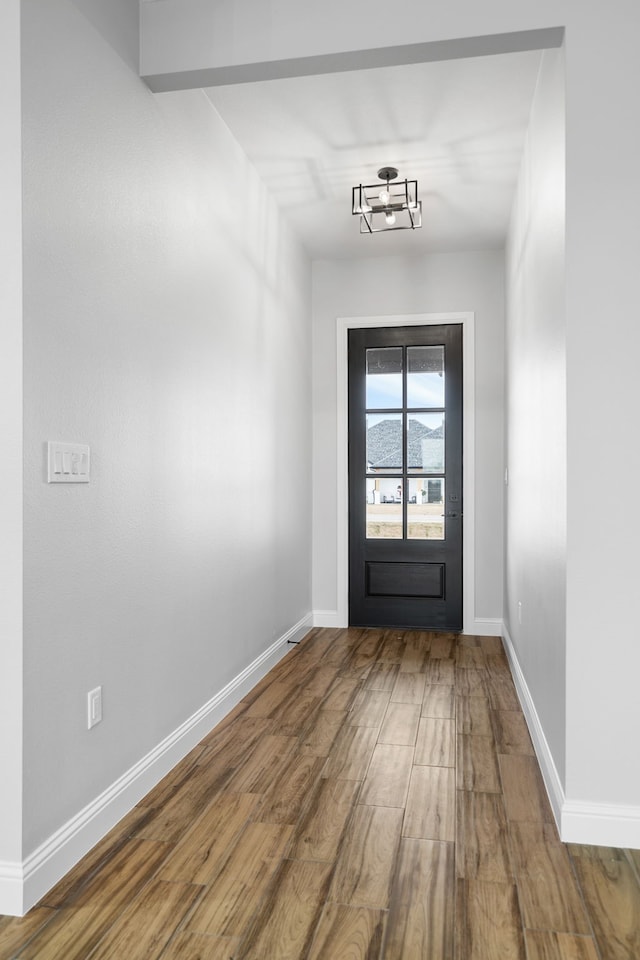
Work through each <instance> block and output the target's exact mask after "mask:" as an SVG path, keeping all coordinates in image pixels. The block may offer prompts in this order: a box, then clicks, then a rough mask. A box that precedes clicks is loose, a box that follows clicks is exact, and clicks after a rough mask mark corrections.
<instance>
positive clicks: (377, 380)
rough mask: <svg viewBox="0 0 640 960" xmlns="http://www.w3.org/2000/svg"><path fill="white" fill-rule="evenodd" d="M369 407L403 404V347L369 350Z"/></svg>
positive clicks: (387, 406)
mask: <svg viewBox="0 0 640 960" xmlns="http://www.w3.org/2000/svg"><path fill="white" fill-rule="evenodd" d="M366 405H367V409H369V410H379V409H383V410H388V409H390V408H393V407H396V408H397V407H401V406H402V347H379V348H376V349H375V350H367V404H366Z"/></svg>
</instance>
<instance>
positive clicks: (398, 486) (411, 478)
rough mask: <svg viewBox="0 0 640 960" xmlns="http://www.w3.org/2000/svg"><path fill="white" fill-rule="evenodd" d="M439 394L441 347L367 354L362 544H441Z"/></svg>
mask: <svg viewBox="0 0 640 960" xmlns="http://www.w3.org/2000/svg"><path fill="white" fill-rule="evenodd" d="M405 370H406V376H405ZM444 396H445V394H444V347H442V346H427V347H425V346H418V347H407V348H406V351H405V349H404V348H402V347H381V348H375V349H369V350H367V376H366V407H367V412H366V431H367V436H366V451H367V453H366V456H367V463H366V481H365V482H366V503H367V526H366V530H367V539H405V538H406V539H409V540H416V539H429V540H442V539H444V516H443V513H444V476H437V474H443V473H444V469H445V462H444V449H445V432H444V430H445V426H444V424H445V411H444ZM434 474H435V476H434ZM405 499H406V504H404V501H405ZM404 506H406V511H405V509H404Z"/></svg>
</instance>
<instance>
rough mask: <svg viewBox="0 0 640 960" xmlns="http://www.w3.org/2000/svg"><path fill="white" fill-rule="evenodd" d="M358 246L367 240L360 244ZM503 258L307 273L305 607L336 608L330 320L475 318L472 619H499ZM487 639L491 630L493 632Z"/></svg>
mask: <svg viewBox="0 0 640 960" xmlns="http://www.w3.org/2000/svg"><path fill="white" fill-rule="evenodd" d="M363 239H364V240H365V242H366V240H367V238H366V237H365V238H363ZM503 263H504V258H503V253H502V251H500V250H496V251H486V252H472V253H458V254H452V253H447V254H433V255H430V256H426V257H417V258H400V257H388V258H383V259H380V260H378V259H375V258H374V259H369V258H367V259H364V260H359V261H351V262H338V261H316V262H314V264H313V341H312V353H313V410H314V442H313V482H314V520H313V607H314V610H316V611H322V612H323V613H325V614H326V613H330V612H331V611H335V610H336V608H337V604H338V584H337V581H336V551H337V534H336V532H337V514H336V503H337V497H336V478H337V464H336V421H337V417H338V415H339V412H338V411H337V409H336V349H337V347H336V320H337V318H338V317H369V316H376V317H380V316H396V315H405V314H420V313H454V312H462V311H473V312H475V344H476V356H475V436H476V443H475V463H474V470H475V491H474V499H475V505H476V528H475V555H476V558H477V560H478V562H477V563H476V582H475V587H476V589H475V602H474V612H475V617H476V618H479V619H481V620H483V619H488V620H493V621H500V619H501V617H502V564H503V558H502V549H503V544H502V540H503V526H502V523H503V501H502V495H503V483H502V475H503V383H504V381H503V371H504V298H503V294H504V267H503ZM494 629H495V627H494Z"/></svg>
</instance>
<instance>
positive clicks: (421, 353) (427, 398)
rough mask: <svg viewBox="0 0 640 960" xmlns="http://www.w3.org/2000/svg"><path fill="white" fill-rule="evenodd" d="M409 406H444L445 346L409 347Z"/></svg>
mask: <svg viewBox="0 0 640 960" xmlns="http://www.w3.org/2000/svg"><path fill="white" fill-rule="evenodd" d="M407 406H408V407H412V408H414V409H415V408H425V407H444V347H407Z"/></svg>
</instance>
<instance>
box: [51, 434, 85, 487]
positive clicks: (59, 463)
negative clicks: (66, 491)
mask: <svg viewBox="0 0 640 960" xmlns="http://www.w3.org/2000/svg"><path fill="white" fill-rule="evenodd" d="M47 450H48V457H47V461H48V470H47V481H48V482H49V483H89V479H90V467H91V463H90V451H89V446H88V444H86V443H62V442H60V441H57V440H49V442H48V444H47Z"/></svg>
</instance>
